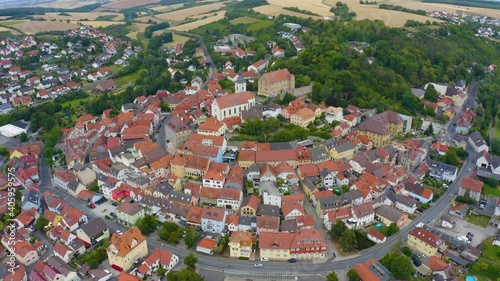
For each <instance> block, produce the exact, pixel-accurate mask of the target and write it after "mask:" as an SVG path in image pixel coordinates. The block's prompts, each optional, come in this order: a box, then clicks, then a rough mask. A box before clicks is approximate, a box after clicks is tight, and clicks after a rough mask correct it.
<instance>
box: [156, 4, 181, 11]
mask: <svg viewBox="0 0 500 281" xmlns="http://www.w3.org/2000/svg"><path fill="white" fill-rule="evenodd" d="M182 6H184V4H174V5H168V6H158V7H153V8H150V9H151V10H153V11H156V12H160V13H166V12H170V11H172V10H175V9H179V8H181V7H182Z"/></svg>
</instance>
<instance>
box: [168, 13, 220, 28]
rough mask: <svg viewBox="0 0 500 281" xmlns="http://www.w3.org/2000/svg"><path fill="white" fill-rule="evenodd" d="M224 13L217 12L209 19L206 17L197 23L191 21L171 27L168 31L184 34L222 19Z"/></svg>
mask: <svg viewBox="0 0 500 281" xmlns="http://www.w3.org/2000/svg"><path fill="white" fill-rule="evenodd" d="M225 12H226V11H219V12H217V15H216V16H211V17H207V18H206V19H202V20H197V21H193V22H190V23H186V24H181V25H177V26H173V27H171V28H170V29H171V30H175V31H184V32H185V31H190V30H192V29H195V28H197V27H200V26H203V25H206V24H209V23H212V22H215V21H218V20H221V19H223V18H224V16H225Z"/></svg>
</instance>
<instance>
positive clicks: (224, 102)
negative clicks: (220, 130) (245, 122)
mask: <svg viewBox="0 0 500 281" xmlns="http://www.w3.org/2000/svg"><path fill="white" fill-rule="evenodd" d="M254 106H255V95H254V94H253V93H251V92H240V93H236V94H229V95H225V96H222V97H218V98H216V99H215V100H214V101H213V103H212V116H214V117H216V118H217V120H219V121H222V120H224V119H225V118H228V117H233V116H241V113H242V112H243V111H245V110H247V109H250V108H252V107H254Z"/></svg>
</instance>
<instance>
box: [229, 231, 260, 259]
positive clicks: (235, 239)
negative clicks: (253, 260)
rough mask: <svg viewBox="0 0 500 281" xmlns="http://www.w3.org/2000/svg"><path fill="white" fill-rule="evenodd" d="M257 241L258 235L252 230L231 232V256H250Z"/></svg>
mask: <svg viewBox="0 0 500 281" xmlns="http://www.w3.org/2000/svg"><path fill="white" fill-rule="evenodd" d="M255 243H256V236H253V235H252V233H251V232H247V231H235V232H233V233H231V239H230V240H229V245H228V246H229V256H230V257H231V258H240V257H244V258H250V256H251V254H252V253H253V251H254V248H253V245H254V244H255Z"/></svg>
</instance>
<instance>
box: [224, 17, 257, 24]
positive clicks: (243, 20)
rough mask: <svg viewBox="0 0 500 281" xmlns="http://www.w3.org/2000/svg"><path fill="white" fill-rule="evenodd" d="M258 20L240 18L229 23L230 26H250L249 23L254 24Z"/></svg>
mask: <svg viewBox="0 0 500 281" xmlns="http://www.w3.org/2000/svg"><path fill="white" fill-rule="evenodd" d="M259 21H260V20H259V19H256V18H252V17H240V18H235V19H232V20H231V21H230V23H231V24H251V23H256V22H259Z"/></svg>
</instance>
